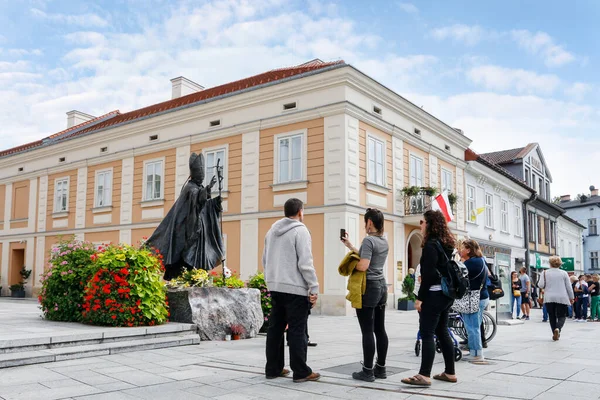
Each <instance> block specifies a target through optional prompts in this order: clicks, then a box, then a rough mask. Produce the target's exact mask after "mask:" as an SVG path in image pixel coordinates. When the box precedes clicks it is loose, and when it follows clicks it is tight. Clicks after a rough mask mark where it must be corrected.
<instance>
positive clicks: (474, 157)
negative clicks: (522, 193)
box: [465, 149, 535, 193]
mask: <svg viewBox="0 0 600 400" xmlns="http://www.w3.org/2000/svg"><path fill="white" fill-rule="evenodd" d="M465 161H476V162H478V163H480V164H482V165H485V166H486V167H488V168H490V169H492V170H494V171H496V172H497V173H499V174H500V175H503V176H505V177H506V178H508V179H509V180H511V181H513V182H514V183H516V184H517V185H519V186H521V187H522V188H524V189H526V190H527V191H528V192H530V193H535V190H533V189H532V188H530V187H529V186H527V184H526V183H525V182H523V181H522V180H521V179H519V178H517V177H516V176H514V175H513V174H511V173H510V172H509V171H508V170H506V169H505V168H503V167H502V166H500V165H498V164H494V163H492V162H491V161H489V160H488V159H486V158H484V157H482V156H481V155H479V154H477V153H475V152H474V151H473V150H471V149H467V150H466V151H465Z"/></svg>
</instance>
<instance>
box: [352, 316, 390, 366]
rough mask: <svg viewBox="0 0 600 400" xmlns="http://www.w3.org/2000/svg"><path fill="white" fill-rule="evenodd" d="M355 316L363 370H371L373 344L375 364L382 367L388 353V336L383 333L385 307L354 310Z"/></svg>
mask: <svg viewBox="0 0 600 400" xmlns="http://www.w3.org/2000/svg"><path fill="white" fill-rule="evenodd" d="M356 316H357V317H358V323H359V324H360V330H361V332H362V347H363V363H364V365H365V368H369V369H371V368H373V357H375V342H377V364H379V365H381V366H384V365H385V358H386V357H387V351H388V344H389V342H388V336H387V333H386V332H385V305H382V306H377V307H363V308H357V309H356Z"/></svg>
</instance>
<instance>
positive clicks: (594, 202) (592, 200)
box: [558, 196, 600, 209]
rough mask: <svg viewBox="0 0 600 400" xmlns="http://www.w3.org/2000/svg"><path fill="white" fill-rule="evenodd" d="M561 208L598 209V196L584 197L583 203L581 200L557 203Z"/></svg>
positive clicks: (599, 198)
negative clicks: (594, 207) (596, 207)
mask: <svg viewBox="0 0 600 400" xmlns="http://www.w3.org/2000/svg"><path fill="white" fill-rule="evenodd" d="M558 204H559V205H560V206H561V207H562V208H564V209H569V208H578V207H589V206H598V207H600V196H589V197H588V196H586V198H585V200H584V201H581V199H575V200H570V201H561V202H560V203H558Z"/></svg>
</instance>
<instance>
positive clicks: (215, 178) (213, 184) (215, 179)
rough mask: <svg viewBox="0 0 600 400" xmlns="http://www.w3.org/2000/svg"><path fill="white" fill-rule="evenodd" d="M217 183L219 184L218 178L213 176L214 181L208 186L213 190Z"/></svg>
mask: <svg viewBox="0 0 600 400" xmlns="http://www.w3.org/2000/svg"><path fill="white" fill-rule="evenodd" d="M215 183H217V177H216V176H214V175H213V177H212V179H211V180H210V183H209V184H208V187H210V188H211V189H212V187H213V186H215Z"/></svg>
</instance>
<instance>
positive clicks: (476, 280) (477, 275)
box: [465, 257, 490, 300]
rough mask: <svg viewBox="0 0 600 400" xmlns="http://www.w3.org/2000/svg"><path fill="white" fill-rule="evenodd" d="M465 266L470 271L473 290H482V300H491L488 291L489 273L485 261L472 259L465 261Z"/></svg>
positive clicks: (478, 258) (479, 258) (477, 258)
mask: <svg viewBox="0 0 600 400" xmlns="http://www.w3.org/2000/svg"><path fill="white" fill-rule="evenodd" d="M465 266H466V267H467V269H468V270H469V282H470V285H471V290H479V288H481V294H480V296H479V298H480V299H481V300H483V299H489V297H490V295H489V293H488V290H487V282H488V276H489V273H488V268H487V264H486V263H485V260H484V259H483V258H482V257H471V258H469V259H468V260H467V261H465ZM482 284H483V287H482Z"/></svg>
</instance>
